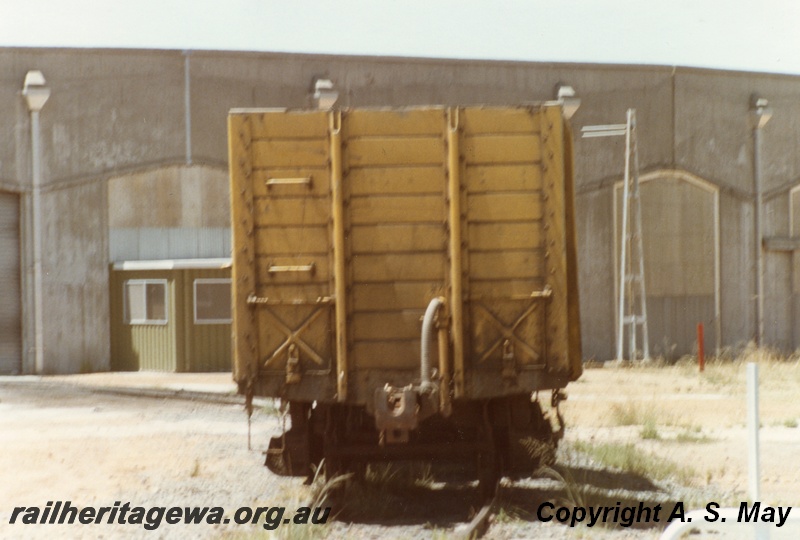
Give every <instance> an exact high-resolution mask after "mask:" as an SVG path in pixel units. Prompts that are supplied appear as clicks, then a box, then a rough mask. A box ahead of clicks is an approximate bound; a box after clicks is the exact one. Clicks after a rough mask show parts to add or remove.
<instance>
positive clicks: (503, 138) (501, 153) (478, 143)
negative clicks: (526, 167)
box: [462, 135, 542, 166]
mask: <svg viewBox="0 0 800 540" xmlns="http://www.w3.org/2000/svg"><path fill="white" fill-rule="evenodd" d="M462 148H463V150H462V153H463V155H464V158H465V160H466V163H467V165H468V166H469V165H476V164H489V165H492V164H501V163H537V162H539V160H540V159H541V156H542V150H541V140H540V138H539V136H538V135H479V136H475V137H464V139H463V141H462Z"/></svg>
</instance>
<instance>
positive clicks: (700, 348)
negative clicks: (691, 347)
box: [697, 323, 706, 373]
mask: <svg viewBox="0 0 800 540" xmlns="http://www.w3.org/2000/svg"><path fill="white" fill-rule="evenodd" d="M703 353H704V351H703V323H697V364H698V365H699V366H700V373H702V372H703V371H704V370H705V369H706V358H705V354H703Z"/></svg>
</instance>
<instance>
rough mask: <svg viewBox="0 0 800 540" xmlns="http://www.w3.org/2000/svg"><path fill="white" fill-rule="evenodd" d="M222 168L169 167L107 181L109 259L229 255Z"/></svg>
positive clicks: (189, 257)
mask: <svg viewBox="0 0 800 540" xmlns="http://www.w3.org/2000/svg"><path fill="white" fill-rule="evenodd" d="M228 191H229V188H228V174H227V171H226V170H224V169H218V168H214V167H203V166H191V167H187V166H169V167H163V168H159V169H152V170H147V171H143V172H137V173H131V174H128V175H125V176H119V177H115V178H111V179H110V180H109V181H108V223H109V241H108V243H109V246H108V248H109V261H111V262H118V261H136V260H162V259H197V258H216V257H230V252H231V251H230V237H231V234H230V202H229V201H230V198H229V195H228Z"/></svg>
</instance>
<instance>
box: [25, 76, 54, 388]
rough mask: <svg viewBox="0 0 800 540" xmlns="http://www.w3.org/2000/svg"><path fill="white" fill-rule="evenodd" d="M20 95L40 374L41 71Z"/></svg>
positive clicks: (43, 98)
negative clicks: (27, 136)
mask: <svg viewBox="0 0 800 540" xmlns="http://www.w3.org/2000/svg"><path fill="white" fill-rule="evenodd" d="M22 95H23V96H24V97H25V101H26V102H27V105H28V110H29V111H30V113H31V161H32V165H31V184H32V186H31V188H32V199H33V200H32V203H33V204H32V206H33V209H32V210H33V326H34V329H33V332H34V348H35V350H34V369H35V371H36V373H40V374H41V373H43V372H44V369H45V366H44V314H43V312H42V309H43V308H42V304H43V302H42V209H41V200H40V199H41V187H42V141H41V135H40V129H39V111H41V110H42V107H44V104H45V103H47V100H48V99H49V98H50V89H49V88H47V87H46V86H45V80H44V75H42V72H41V71H38V70H31V71H29V72H28V73H26V74H25V82H24V83H23V86H22Z"/></svg>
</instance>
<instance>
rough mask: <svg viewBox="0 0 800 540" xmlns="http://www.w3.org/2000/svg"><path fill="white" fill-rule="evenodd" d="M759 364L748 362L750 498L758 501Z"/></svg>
mask: <svg viewBox="0 0 800 540" xmlns="http://www.w3.org/2000/svg"><path fill="white" fill-rule="evenodd" d="M758 424H759V420H758V364H756V363H755V362H748V363H747V459H748V480H749V481H748V484H749V487H750V499H752V500H753V502H756V501H758V500H759V498H760V493H759V477H760V474H761V473H760V471H759V456H758Z"/></svg>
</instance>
